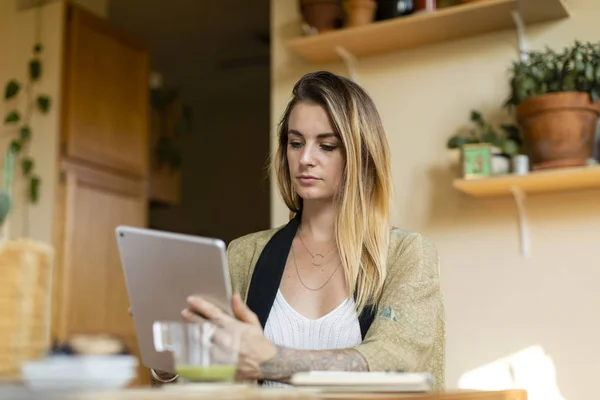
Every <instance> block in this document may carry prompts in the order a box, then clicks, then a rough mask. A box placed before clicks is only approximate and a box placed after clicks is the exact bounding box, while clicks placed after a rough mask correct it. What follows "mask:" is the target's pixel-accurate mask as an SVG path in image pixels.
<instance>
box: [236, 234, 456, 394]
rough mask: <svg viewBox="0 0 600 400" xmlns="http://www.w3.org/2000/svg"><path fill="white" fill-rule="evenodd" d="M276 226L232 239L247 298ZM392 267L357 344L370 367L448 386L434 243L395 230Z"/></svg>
mask: <svg viewBox="0 0 600 400" xmlns="http://www.w3.org/2000/svg"><path fill="white" fill-rule="evenodd" d="M279 229H281V227H279V228H275V229H270V230H265V231H260V232H256V233H251V234H248V235H245V236H242V237H240V238H237V239H235V240H233V241H232V242H231V243H230V244H229V246H228V248H227V254H228V263H229V270H230V278H231V285H232V290H233V292H234V293H239V294H240V295H241V297H242V298H243V299H244V300H246V299H247V295H248V289H249V285H250V280H251V278H252V273H253V271H254V267H255V266H256V262H257V260H258V258H259V256H260V254H261V252H262V250H263V248H264V247H265V245H266V244H267V242H268V241H269V240H270V239H271V237H272V236H273V235H274V234H275V232H276V231H277V230H279ZM387 268H388V271H387V278H386V280H385V284H384V288H383V294H382V297H381V301H380V303H379V307H378V309H377V313H376V316H375V318H374V320H373V323H372V325H371V327H370V328H369V330H368V331H367V334H366V336H365V338H364V340H363V342H362V344H360V345H359V346H358V347H356V350H357V351H359V352H360V353H361V354H362V355H363V356H364V357H365V359H366V360H367V364H368V367H369V370H370V371H398V370H402V371H404V372H427V373H430V374H431V375H432V376H433V378H434V379H435V388H436V389H439V390H441V389H443V388H444V387H445V377H444V364H445V309H444V301H443V296H442V292H441V290H440V279H439V257H438V253H437V250H436V248H435V246H434V244H433V243H432V242H431V241H430V240H428V239H427V238H425V237H424V236H422V235H421V234H418V233H414V232H407V231H403V230H399V229H393V230H392V231H391V233H390V246H389V252H388V266H387Z"/></svg>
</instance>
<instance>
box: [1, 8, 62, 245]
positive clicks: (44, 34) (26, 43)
mask: <svg viewBox="0 0 600 400" xmlns="http://www.w3.org/2000/svg"><path fill="white" fill-rule="evenodd" d="M63 7H64V3H63V2H60V1H58V2H53V3H49V4H47V5H44V6H43V7H41V8H40V9H35V8H34V9H28V10H25V11H17V10H16V5H15V3H14V2H13V1H0V54H2V57H0V84H1V88H2V94H4V87H5V85H6V82H8V80H9V79H12V78H15V79H17V80H19V81H20V82H22V83H24V82H26V79H27V74H28V62H29V60H30V58H31V56H32V54H33V53H32V49H33V45H34V43H35V31H36V20H37V15H38V13H39V17H40V18H39V21H40V22H41V31H40V34H41V39H42V43H43V46H44V50H43V53H42V57H41V60H42V68H43V70H42V79H41V80H40V81H39V82H38V83H36V85H35V91H36V93H37V92H39V93H44V94H48V95H49V96H50V97H51V98H52V105H51V109H50V112H49V113H48V114H46V115H42V114H40V113H34V115H33V116H32V119H31V129H32V142H31V147H30V154H31V156H32V157H33V158H34V160H35V163H36V165H35V172H36V173H37V174H38V175H39V176H40V178H41V186H40V200H39V203H38V204H36V205H33V206H32V207H31V211H30V213H29V218H27V213H26V210H25V205H26V203H27V201H26V196H27V185H26V184H25V183H26V182H24V181H23V180H22V179H20V176H21V174H20V165H17V169H16V177H17V179H16V182H15V188H14V189H15V192H14V202H15V206H14V209H13V211H12V212H11V214H10V235H11V237H20V236H29V237H31V238H33V239H37V240H42V241H44V242H47V243H52V222H53V216H54V200H55V193H56V191H55V189H56V181H57V173H58V169H57V163H56V158H57V154H58V133H59V115H60V89H61V88H60V80H59V76H60V73H61V72H60V71H61V68H62V59H61V55H62V48H63V43H62V37H63V36H62V35H63V15H64V12H63ZM22 95H23V93H21V95H20V96H19V99H18V100H17V102H11V103H10V104H6V103H5V102H4V101H3V103H2V106H1V115H2V120H4V116H5V114H6V113H7V112H8V111H9V110H11V109H12V108H14V107H15V106H16V107H17V108H18V109H19V110H20V111H21V112H23V110H24V99H25V98H24V97H23V96H22ZM0 129H2V135H1V136H0V155H1V156H0V159H1V160H2V161H4V155H5V154H6V149H7V148H8V143H9V142H10V139H12V138H14V137H16V133H15V132H14V131H10V130H8V129H6V128H5V127H2V128H0ZM27 226H29V228H27Z"/></svg>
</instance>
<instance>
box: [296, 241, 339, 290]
mask: <svg viewBox="0 0 600 400" xmlns="http://www.w3.org/2000/svg"><path fill="white" fill-rule="evenodd" d="M292 258H293V259H294V266H295V267H296V274H298V279H299V280H300V283H301V284H302V286H304V287H305V288H307V289H308V290H312V291H313V292H316V291H318V290H321V289H323V288H324V287H325V285H327V284H328V283H329V281H330V280H331V278H333V276H334V275H335V273H336V272H337V270H338V269H339V268H340V265H342V262H341V261H340V263H339V264H338V266H337V267H336V268H335V270H334V271H333V273H332V274H331V276H330V277H329V278H327V280H326V281H325V283H324V284H322V285H321V286H319V287H318V288H316V289H315V288H310V287H308V286H306V285H305V284H304V281H302V277H301V276H300V270H299V269H298V263H297V262H296V253H295V252H294V246H293V245H292Z"/></svg>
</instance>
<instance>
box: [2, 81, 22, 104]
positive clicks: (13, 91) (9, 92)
mask: <svg viewBox="0 0 600 400" xmlns="http://www.w3.org/2000/svg"><path fill="white" fill-rule="evenodd" d="M20 89H21V85H19V82H17V81H16V80H14V79H12V80H10V81H9V82H8V83H7V84H6V88H5V89H4V99H5V100H8V99H10V98H12V97H14V96H16V95H17V94H18V93H19V90H20Z"/></svg>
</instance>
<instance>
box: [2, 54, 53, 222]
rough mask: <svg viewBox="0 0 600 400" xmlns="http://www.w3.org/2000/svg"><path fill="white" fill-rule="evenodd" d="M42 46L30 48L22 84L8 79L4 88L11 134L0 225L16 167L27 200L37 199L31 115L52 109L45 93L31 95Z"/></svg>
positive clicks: (9, 201) (8, 204) (7, 208)
mask: <svg viewBox="0 0 600 400" xmlns="http://www.w3.org/2000/svg"><path fill="white" fill-rule="evenodd" d="M42 49H43V48H42V45H41V44H39V43H38V44H36V45H35V46H34V47H33V56H32V58H31V60H30V61H29V64H28V74H27V75H28V79H27V82H26V83H25V84H22V83H21V82H19V81H18V80H17V79H10V80H9V81H8V82H7V83H6V85H5V89H4V102H5V104H6V106H7V111H6V115H5V117H4V127H5V128H6V130H7V131H8V132H9V133H11V134H12V135H13V139H12V140H11V141H10V142H9V145H8V148H7V149H6V158H5V160H4V169H3V172H2V174H3V186H2V189H0V223H2V222H4V221H5V220H6V217H7V216H8V214H9V212H10V210H11V207H12V188H13V180H14V176H15V171H14V170H15V166H16V165H19V166H20V173H21V175H22V176H23V178H24V179H25V180H26V181H27V183H28V200H29V202H30V203H36V202H37V201H38V199H39V192H40V183H41V181H40V177H39V176H38V175H37V174H36V173H35V160H34V159H33V158H32V157H31V156H30V155H29V152H28V150H29V144H30V142H31V135H32V130H31V125H30V121H31V116H32V115H33V113H34V112H41V113H42V114H47V113H48V111H49V110H50V106H51V98H50V96H47V95H45V94H40V93H38V94H36V93H34V86H35V84H36V83H37V82H38V81H39V80H40V78H41V76H42V62H41V60H40V56H41V53H42ZM19 96H22V97H24V108H23V110H22V111H20V110H19V109H18V108H17V105H16V103H17V101H16V100H17V99H18V98H19Z"/></svg>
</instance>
